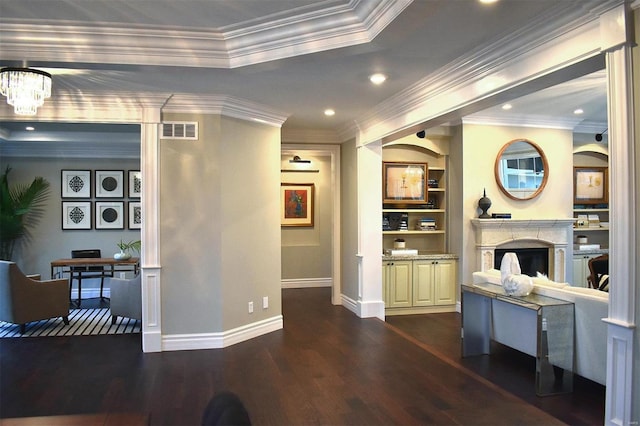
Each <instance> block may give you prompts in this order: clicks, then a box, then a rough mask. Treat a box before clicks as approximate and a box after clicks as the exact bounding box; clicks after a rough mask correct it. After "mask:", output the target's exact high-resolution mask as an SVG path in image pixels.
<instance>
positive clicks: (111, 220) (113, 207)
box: [96, 201, 124, 229]
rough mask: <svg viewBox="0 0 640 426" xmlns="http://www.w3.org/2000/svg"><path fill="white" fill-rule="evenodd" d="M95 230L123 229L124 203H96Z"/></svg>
mask: <svg viewBox="0 0 640 426" xmlns="http://www.w3.org/2000/svg"><path fill="white" fill-rule="evenodd" d="M96 229H124V202H122V201H96Z"/></svg>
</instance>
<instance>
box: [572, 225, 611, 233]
mask: <svg viewBox="0 0 640 426" xmlns="http://www.w3.org/2000/svg"><path fill="white" fill-rule="evenodd" d="M608 230H609V227H608V226H601V227H600V228H587V227H584V228H573V232H593V231H608Z"/></svg>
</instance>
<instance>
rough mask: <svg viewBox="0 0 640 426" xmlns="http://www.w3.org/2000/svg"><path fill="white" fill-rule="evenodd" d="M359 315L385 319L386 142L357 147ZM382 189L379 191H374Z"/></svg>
mask: <svg viewBox="0 0 640 426" xmlns="http://www.w3.org/2000/svg"><path fill="white" fill-rule="evenodd" d="M356 159H357V166H356V167H357V177H358V183H357V185H358V261H359V263H358V301H357V302H358V316H360V317H361V318H368V317H377V318H380V319H381V320H384V300H383V299H382V142H381V141H377V142H373V143H370V144H367V145H361V146H358V147H357V148H356ZM372 188H378V190H372Z"/></svg>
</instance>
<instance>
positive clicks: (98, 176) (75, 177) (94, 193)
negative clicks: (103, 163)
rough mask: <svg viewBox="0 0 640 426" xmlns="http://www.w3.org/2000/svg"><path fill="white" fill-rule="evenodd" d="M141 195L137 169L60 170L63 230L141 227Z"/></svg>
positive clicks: (140, 178)
mask: <svg viewBox="0 0 640 426" xmlns="http://www.w3.org/2000/svg"><path fill="white" fill-rule="evenodd" d="M125 194H126V200H125ZM141 194H142V175H141V173H140V170H127V171H124V170H94V171H91V170H71V169H65V170H62V171H61V194H60V196H61V198H62V201H61V205H62V229H63V230H90V229H97V230H103V229H105V230H107V229H125V227H128V229H140V228H141V225H142V208H141V202H140V197H141Z"/></svg>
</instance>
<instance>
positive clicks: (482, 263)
mask: <svg viewBox="0 0 640 426" xmlns="http://www.w3.org/2000/svg"><path fill="white" fill-rule="evenodd" d="M574 221H575V219H572V218H567V219H472V220H471V223H472V224H473V226H474V227H475V230H476V232H475V237H476V265H477V268H478V269H477V270H479V271H486V270H489V269H492V268H496V269H499V268H500V264H499V263H497V261H496V257H497V255H498V254H499V253H504V252H507V251H515V250H519V249H538V250H544V251H546V253H547V275H548V276H549V278H550V279H552V280H554V281H559V282H564V281H566V277H567V256H570V255H571V254H572V252H573V250H572V249H571V246H570V244H571V241H572V238H573V230H572V228H573V223H574ZM496 250H501V251H499V252H497V251H496ZM502 250H504V251H502ZM567 251H569V252H567ZM518 257H519V259H520V261H521V263H520V266H521V267H522V263H523V262H522V259H521V258H520V256H518ZM496 265H497V266H496ZM530 272H531V271H529V272H524V270H523V273H526V274H527V275H533V276H535V272H536V271H533V273H530Z"/></svg>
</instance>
